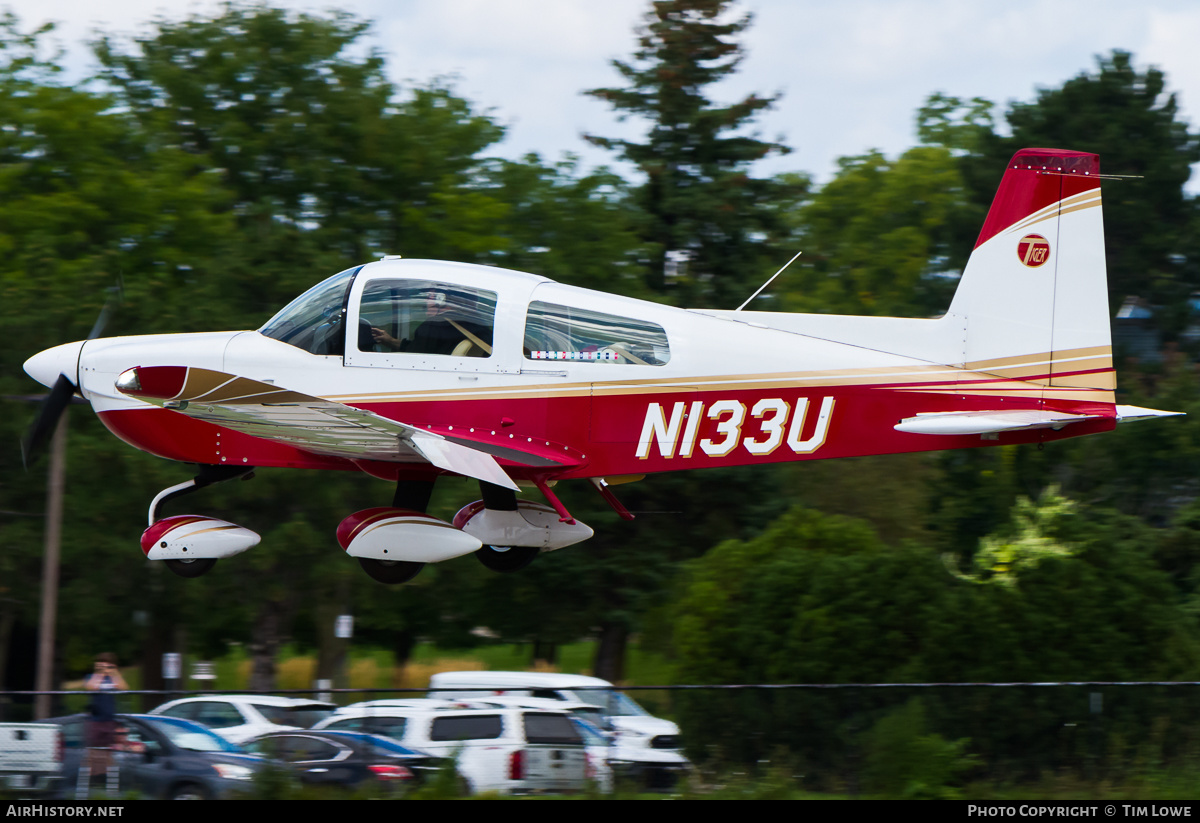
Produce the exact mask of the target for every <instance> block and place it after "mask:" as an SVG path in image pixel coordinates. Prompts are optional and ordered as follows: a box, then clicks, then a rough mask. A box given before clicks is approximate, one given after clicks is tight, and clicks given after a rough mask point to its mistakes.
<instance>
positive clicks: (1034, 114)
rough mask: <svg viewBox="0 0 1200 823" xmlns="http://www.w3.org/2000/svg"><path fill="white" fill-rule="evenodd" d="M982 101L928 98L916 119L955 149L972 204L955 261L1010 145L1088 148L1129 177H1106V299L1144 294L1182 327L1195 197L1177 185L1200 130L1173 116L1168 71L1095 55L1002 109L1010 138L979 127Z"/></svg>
mask: <svg viewBox="0 0 1200 823" xmlns="http://www.w3.org/2000/svg"><path fill="white" fill-rule="evenodd" d="M984 102H986V101H979V100H976V101H972V102H970V103H965V102H963V101H959V100H955V99H954V98H946V97H940V96H935V97H934V98H931V100H930V103H929V105H927V106H926V107H925V108H924V109H922V112H921V117H920V131H921V135H922V138H923V139H925V140H928V141H934V142H937V143H940V144H942V145H946V146H948V147H950V148H952V149H957V150H959V153H960V154H961V155H962V156H961V159H960V167H961V172H962V175H963V179H964V180H965V182H966V184H967V186H968V187H969V189H970V191H971V200H972V201H973V203H974V207H973V208H971V209H966V210H963V212H962V213H961V218H960V219H961V220H962V225H961V226H960V228H959V230H958V231H957V234H956V245H955V249H954V252H953V254H952V263H953V264H954V266H955V267H961V266H963V265H965V263H966V258H967V255H968V254H969V253H970V250H971V248H972V247H973V245H974V242H975V238H976V237H977V236H978V231H979V225H980V224H979V223H978V222H977V218H979V217H980V216H981V215H982V214H983V213H986V209H987V205H988V204H989V203H990V202H991V199H992V197H993V195H994V194H995V191H996V186H997V184H998V183H999V180H1000V176H1001V173H1002V171H1003V169H1004V165H1005V163H1006V162H1007V161H1008V160H1009V159H1010V158H1011V157H1012V155H1013V154H1014V153H1015V152H1016V150H1017V149H1020V148H1023V147H1026V146H1047V147H1055V148H1065V149H1077V150H1080V151H1090V152H1096V153H1097V154H1099V155H1100V162H1101V171H1102V172H1104V173H1107V174H1117V175H1137V177H1135V178H1133V179H1121V180H1111V181H1105V183H1104V211H1105V214H1104V218H1105V219H1104V229H1105V237H1106V243H1107V259H1108V279H1109V306H1110V308H1111V309H1112V311H1113V313H1114V314H1115V313H1116V309H1117V308H1118V307H1119V306H1120V305H1121V301H1122V300H1123V299H1124V298H1125V297H1126V296H1129V295H1136V296H1139V297H1142V298H1144V299H1145V300H1148V301H1150V302H1151V303H1153V304H1156V305H1157V306H1159V307H1161V311H1160V312H1159V315H1158V317H1157V318H1156V322H1157V323H1158V324H1159V326H1160V328H1162V329H1163V330H1164V331H1166V332H1168V333H1169V334H1171V335H1177V334H1178V333H1179V332H1181V331H1182V330H1183V328H1184V327H1185V326H1186V325H1187V322H1188V321H1189V319H1190V309H1189V307H1188V306H1187V302H1186V301H1187V298H1188V297H1189V296H1190V295H1191V293H1192V292H1193V291H1194V290H1196V289H1197V288H1200V254H1198V253H1197V252H1198V249H1197V247H1196V243H1197V240H1196V237H1197V232H1196V230H1195V221H1196V211H1195V202H1194V200H1193V198H1190V197H1188V195H1187V194H1186V193H1185V192H1184V190H1183V186H1184V184H1185V183H1186V182H1187V181H1188V178H1189V176H1190V175H1191V166H1192V164H1194V163H1196V162H1197V161H1200V135H1197V134H1195V133H1193V132H1192V131H1191V130H1190V129H1189V128H1188V124H1187V123H1186V122H1184V121H1183V120H1181V119H1180V116H1179V105H1178V102H1177V100H1176V97H1175V95H1174V94H1173V93H1169V92H1168V91H1167V81H1166V75H1165V74H1164V73H1163V72H1162V71H1161V70H1159V69H1157V68H1154V67H1150V68H1147V69H1145V70H1142V71H1139V70H1138V69H1137V68H1135V67H1134V64H1133V56H1132V55H1131V54H1129V53H1128V52H1124V51H1113V52H1112V53H1111V54H1109V55H1107V56H1104V57H1100V58H1098V59H1097V70H1096V71H1095V72H1092V73H1081V74H1079V75H1078V76H1076V77H1074V78H1072V79H1071V80H1068V81H1067V82H1066V83H1064V84H1063V85H1062V86H1061V87H1059V88H1050V89H1041V90H1039V91H1038V93H1037V98H1036V99H1035V100H1034V101H1032V102H1028V103H1026V102H1016V103H1013V104H1012V105H1011V107H1010V108H1009V110H1008V112H1007V113H1006V115H1005V119H1006V120H1007V121H1008V125H1009V130H1010V132H1011V134H1010V135H1008V136H1002V135H1000V134H997V133H995V132H994V131H992V130H991V129H990V128H988V127H987V126H988V122H987V118H986V116H984V115H983V113H982V108H981V104H982V103H984ZM947 125H950V126H952V128H946V126H947ZM968 222H969V223H970V225H968Z"/></svg>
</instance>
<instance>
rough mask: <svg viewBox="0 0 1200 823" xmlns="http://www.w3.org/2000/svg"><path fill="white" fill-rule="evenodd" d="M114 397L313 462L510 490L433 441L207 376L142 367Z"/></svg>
mask: <svg viewBox="0 0 1200 823" xmlns="http://www.w3.org/2000/svg"><path fill="white" fill-rule="evenodd" d="M117 390H118V391H120V392H121V393H122V394H127V395H129V396H130V397H136V398H138V399H139V400H144V401H146V402H148V403H153V404H154V405H156V406H162V407H163V408H166V409H170V410H172V411H175V412H178V413H179V414H184V415H187V416H188V417H191V418H194V419H196V420H203V421H205V422H208V423H214V424H216V425H218V426H223V427H225V428H228V429H233V430H234V431H238V432H242V433H243V434H249V435H252V436H254V437H261V438H264V439H266V440H274V441H278V442H281V443H287V444H288V445H291V446H295V447H296V448H298V449H304V450H305V451H310V452H313V453H315V454H325V455H332V456H335V457H347V458H351V459H363V460H382V461H388V462H426V463H431V464H432V465H434V466H437V467H438V468H439V469H444V470H446V471H449V472H454V473H455V474H462V475H466V476H467V477H474V478H476V479H478V480H484V481H486V482H488V483H493V484H495V485H497V486H504V487H505V488H509V489H513V490H514V491H515V490H517V485H516V484H515V483H514V482H513V481H512V480H511V479H510V478H509V476H508V475H507V474H506V473H505V471H504V469H502V468H501V467H500V464H499V463H497V462H496V458H495V457H493V456H492V455H490V454H487V453H485V452H483V451H480V450H479V449H475V448H472V447H470V446H466V445H463V444H461V443H455V442H451V441H450V440H447V439H446V438H444V437H442V436H441V435H440V434H436V433H434V432H429V431H425V430H424V429H420V428H417V427H416V426H410V425H408V424H407V423H402V422H400V421H398V420H391V419H389V418H386V417H383V416H382V415H378V414H375V413H374V412H371V411H367V410H366V409H358V408H355V407H353V406H347V405H345V404H343V403H337V402H334V401H332V400H324V399H322V398H320V397H313V396H311V395H307V394H303V393H301V392H295V391H291V390H289V389H285V388H280V387H278V386H274V385H271V384H270V383H263V382H260V381H258V380H251V379H250V378H247V377H238V376H237V375H233V374H225V373H224V372H219V371H213V370H211V369H199V368H190V367H186V366H141V367H138V368H136V369H130V370H129V371H127V372H125V373H124V374H122V375H121V376H120V377H119V378H118V379H117Z"/></svg>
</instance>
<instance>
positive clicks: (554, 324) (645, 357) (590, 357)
mask: <svg viewBox="0 0 1200 823" xmlns="http://www.w3.org/2000/svg"><path fill="white" fill-rule="evenodd" d="M525 357H526V358H527V359H529V360H576V361H582V362H589V363H609V364H624V365H629V364H633V365H637V366H662V365H664V364H665V363H667V362H668V361H670V359H671V349H670V346H669V345H668V344H667V333H666V332H665V331H664V330H663V327H662V326H660V325H658V324H657V323H649V322H647V321H645V320H634V319H632V318H629V317H620V316H618V315H615V314H602V313H601V312H597V311H590V310H588V309H577V308H574V307H572V306H559V305H555V304H553V303H543V302H541V301H534V302H532V303H530V304H529V314H528V315H527V316H526V318H525Z"/></svg>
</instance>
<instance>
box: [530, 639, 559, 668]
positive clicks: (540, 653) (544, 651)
mask: <svg viewBox="0 0 1200 823" xmlns="http://www.w3.org/2000/svg"><path fill="white" fill-rule="evenodd" d="M539 662H541V663H545V664H547V665H550V666H553V665H555V664H556V663H558V644H557V643H555V642H553V641H550V640H541V639H538V640H534V641H533V663H534V665H535V666H536V665H537V664H538V663H539Z"/></svg>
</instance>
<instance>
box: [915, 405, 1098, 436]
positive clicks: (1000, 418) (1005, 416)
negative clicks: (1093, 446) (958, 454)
mask: <svg viewBox="0 0 1200 823" xmlns="http://www.w3.org/2000/svg"><path fill="white" fill-rule="evenodd" d="M1099 418H1100V415H1095V414H1067V413H1066V412H1050V411H1036V410H1033V409H1029V410H1025V411H1018V410H1004V411H970V412H929V413H925V414H918V415H917V416H916V417H906V418H904V419H903V420H901V421H900V422H899V423H897V424H896V425H895V426H894V428H895V429H896V431H901V432H908V433H909V434H995V433H997V432H1010V431H1022V430H1025V429H1054V430H1055V431H1058V430H1059V429H1061V428H1062V427H1063V426H1067V425H1070V424H1071V423H1080V422H1082V421H1084V420H1097V419H1099Z"/></svg>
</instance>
